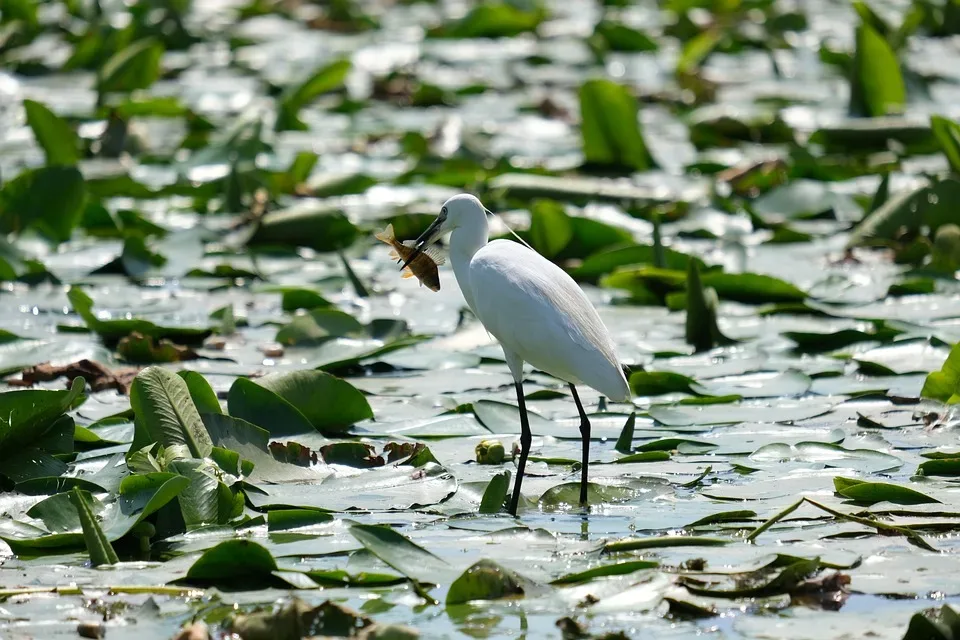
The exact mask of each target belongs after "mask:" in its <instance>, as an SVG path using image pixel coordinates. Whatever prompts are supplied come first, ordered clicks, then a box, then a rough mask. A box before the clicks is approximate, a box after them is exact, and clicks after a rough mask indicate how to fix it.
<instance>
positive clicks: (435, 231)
mask: <svg viewBox="0 0 960 640" xmlns="http://www.w3.org/2000/svg"><path fill="white" fill-rule="evenodd" d="M446 219H447V216H446V215H445V214H444V213H443V212H441V213H440V215H439V216H437V218H436V220H434V221H433V222H431V223H430V226H429V227H427V230H426V231H424V232H423V233H421V234H420V237H419V238H417V240H416V242H415V243H414V245H413V253H411V254H410V255H408V256H407V259H406V260H405V261H404V263H403V264H402V265H401V266H400V269H401V270H403V269H406V268H407V266H408V265H409V264H410V263H411V262H413V261H414V260H416V259H417V257H418V256H420V255H421V254H422V253H423V252H424V251H425V250H426V249H427V248H428V247H429V246H430V245H431V244H433V243H434V242H436V241H437V240H438V239H439V238H440V235H441V234H442V233H443V232H442V227H443V223H444V221H445V220H446Z"/></svg>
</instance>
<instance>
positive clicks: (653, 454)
mask: <svg viewBox="0 0 960 640" xmlns="http://www.w3.org/2000/svg"><path fill="white" fill-rule="evenodd" d="M669 459H670V453H669V452H668V451H642V452H640V453H633V454H630V455H628V456H624V457H622V458H617V459H616V460H614V461H613V464H631V463H634V462H666V461H667V460H669Z"/></svg>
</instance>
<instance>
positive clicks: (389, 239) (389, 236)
mask: <svg viewBox="0 0 960 640" xmlns="http://www.w3.org/2000/svg"><path fill="white" fill-rule="evenodd" d="M373 237H374V238H376V239H377V240H379V241H380V242H386V243H387V244H393V241H394V239H395V238H396V237H397V236H396V235H394V233H393V223H392V222H391V223H390V224H388V225H387V228H386V229H384V230H383V231H381V232H380V233H375V234H373Z"/></svg>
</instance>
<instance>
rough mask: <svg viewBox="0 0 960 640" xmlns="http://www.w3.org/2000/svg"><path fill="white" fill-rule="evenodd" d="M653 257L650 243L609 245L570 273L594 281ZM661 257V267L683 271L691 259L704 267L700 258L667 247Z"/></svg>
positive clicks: (647, 262)
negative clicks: (609, 246)
mask: <svg viewBox="0 0 960 640" xmlns="http://www.w3.org/2000/svg"><path fill="white" fill-rule="evenodd" d="M655 258H656V249H655V247H653V246H650V245H641V244H629V245H627V246H617V247H611V248H609V249H605V250H603V251H599V252H597V253H594V254H593V255H591V256H589V257H588V258H587V259H586V260H584V261H583V262H582V263H581V264H580V266H579V267H577V268H576V269H574V270H573V271H572V272H571V273H570V275H572V276H573V277H574V278H576V279H577V280H581V281H587V282H596V280H597V279H598V278H599V277H600V276H602V275H605V274H608V273H612V272H613V271H615V270H616V269H617V268H618V267H626V266H632V265H638V264H648V265H652V264H654V262H655ZM663 258H664V262H663V266H662V267H660V268H662V269H672V270H677V271H685V270H686V269H687V264H688V263H689V262H691V261H693V262H696V263H697V264H698V266H699V267H700V269H701V270H703V269H705V268H706V266H705V265H704V264H703V261H702V260H700V258H697V257H695V256H690V255H687V254H685V253H681V252H679V251H674V250H673V249H670V248H667V247H664V248H663Z"/></svg>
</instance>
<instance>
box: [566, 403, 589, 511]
mask: <svg viewBox="0 0 960 640" xmlns="http://www.w3.org/2000/svg"><path fill="white" fill-rule="evenodd" d="M570 392H571V393H572V394H573V400H574V402H576V403H577V411H579V412H580V439H581V441H582V444H583V454H582V458H581V460H582V462H581V463H580V505H581V506H584V507H585V506H587V466H588V465H589V464H590V420H589V419H588V418H587V412H586V411H584V410H583V404H581V403H580V396H579V395H577V388H576V387H575V386H573V385H572V384H571V385H570Z"/></svg>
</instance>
